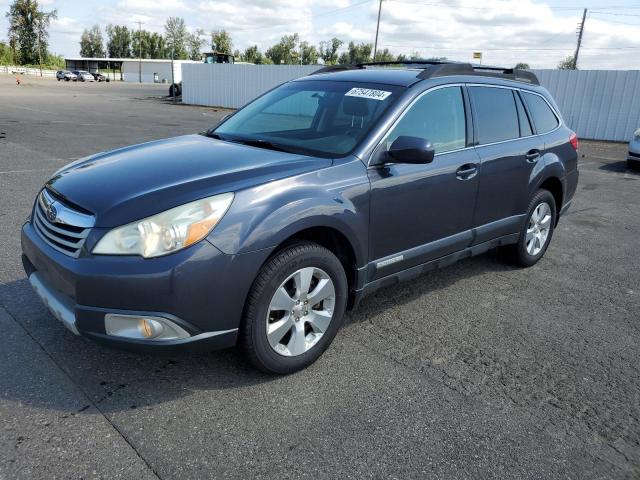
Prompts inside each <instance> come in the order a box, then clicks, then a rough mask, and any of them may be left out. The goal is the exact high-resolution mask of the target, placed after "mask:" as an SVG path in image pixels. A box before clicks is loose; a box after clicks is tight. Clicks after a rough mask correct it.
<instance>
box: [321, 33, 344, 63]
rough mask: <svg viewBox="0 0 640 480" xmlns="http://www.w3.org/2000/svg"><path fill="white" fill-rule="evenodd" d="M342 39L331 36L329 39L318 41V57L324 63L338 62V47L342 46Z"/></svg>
mask: <svg viewBox="0 0 640 480" xmlns="http://www.w3.org/2000/svg"><path fill="white" fill-rule="evenodd" d="M342 44H343V42H342V40H339V39H337V38H336V37H333V38H332V39H331V40H326V41H323V42H320V52H319V55H320V58H322V60H324V63H325V65H335V64H336V63H337V62H338V49H339V48H340V47H341V46H342Z"/></svg>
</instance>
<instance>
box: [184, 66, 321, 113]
mask: <svg viewBox="0 0 640 480" xmlns="http://www.w3.org/2000/svg"><path fill="white" fill-rule="evenodd" d="M319 68H322V66H320V65H242V64H228V63H218V64H215V63H214V64H207V63H197V64H196V63H194V64H189V63H186V64H183V65H182V80H183V82H182V101H183V102H184V103H190V104H193V105H207V106H210V107H227V108H240V107H242V106H243V105H244V104H246V103H247V102H250V101H251V100H253V99H254V98H256V97H257V96H258V95H261V94H263V93H264V92H266V91H267V90H270V89H272V88H273V87H275V86H277V85H280V84H281V83H284V82H287V81H289V80H293V79H294V78H299V77H303V76H305V75H309V74H310V73H312V72H315V71H316V70H318V69H319Z"/></svg>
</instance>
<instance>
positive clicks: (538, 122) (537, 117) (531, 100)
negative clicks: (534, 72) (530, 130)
mask: <svg viewBox="0 0 640 480" xmlns="http://www.w3.org/2000/svg"><path fill="white" fill-rule="evenodd" d="M522 96H523V97H524V100H525V102H527V107H528V108H529V113H530V114H531V119H532V120H533V125H534V126H535V128H536V133H538V134H541V133H547V132H550V131H551V130H553V129H554V128H556V127H557V126H558V125H559V124H560V122H559V121H558V117H556V114H555V113H553V110H551V107H549V104H548V103H547V102H546V101H545V99H544V98H542V97H541V96H540V95H534V94H533V93H526V92H523V95H522Z"/></svg>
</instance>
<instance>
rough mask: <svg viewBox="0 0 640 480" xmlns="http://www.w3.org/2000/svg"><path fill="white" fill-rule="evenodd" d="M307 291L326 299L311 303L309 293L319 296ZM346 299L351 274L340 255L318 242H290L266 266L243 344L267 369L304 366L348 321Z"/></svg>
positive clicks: (249, 306)
mask: <svg viewBox="0 0 640 480" xmlns="http://www.w3.org/2000/svg"><path fill="white" fill-rule="evenodd" d="M310 272H312V274H311V273H310ZM305 279H309V281H308V282H307V281H306V280H305ZM305 284H306V285H309V288H308V289H306V290H307V292H306V293H303V295H300V289H299V288H298V286H299V285H302V286H304V285H305ZM331 286H332V287H333V290H331V288H330V287H331ZM302 290H303V292H304V290H305V288H303V289H302ZM307 293H311V294H314V296H315V297H316V299H320V298H321V297H323V298H324V299H323V300H322V301H321V302H320V303H317V304H315V305H309V304H308V303H305V299H306V302H312V301H313V300H314V299H313V296H312V295H309V296H307ZM331 294H333V297H332V296H331ZM324 295H326V297H324ZM296 302H297V303H296ZM346 304H347V277H346V274H345V271H344V268H343V267H342V264H341V263H340V260H338V258H337V257H336V256H335V255H334V254H333V253H331V252H330V251H329V250H327V249H326V248H324V247H322V246H320V245H318V244H315V243H311V242H300V243H296V244H293V245H290V246H288V247H285V248H284V249H282V250H280V251H279V252H277V253H276V254H274V255H273V256H272V257H271V259H269V260H268V261H267V263H265V265H264V266H263V267H262V268H261V269H260V272H259V273H258V276H257V277H256V279H255V281H254V283H253V286H252V287H251V291H250V292H249V296H248V299H247V303H246V306H245V313H244V318H243V320H242V325H241V329H240V330H241V332H240V344H241V345H242V348H243V350H244V351H245V353H246V355H247V357H248V359H249V360H250V361H251V363H253V364H254V365H255V366H256V367H257V368H259V369H260V370H262V371H264V372H267V373H272V374H288V373H293V372H296V371H298V370H302V369H304V368H306V367H308V366H309V365H311V364H312V363H313V362H315V361H316V360H317V359H318V357H320V355H322V353H323V352H324V351H325V350H326V349H327V347H328V346H329V345H330V344H331V341H332V340H333V338H334V337H335V335H336V333H337V332H338V330H339V329H340V326H341V325H342V321H343V315H344V311H345V307H346ZM280 306H282V307H283V308H279V307H280ZM273 307H275V308H273ZM327 318H329V320H327ZM278 325H280V327H278ZM269 327H271V333H268V328H269ZM279 338H280V340H278V339H279Z"/></svg>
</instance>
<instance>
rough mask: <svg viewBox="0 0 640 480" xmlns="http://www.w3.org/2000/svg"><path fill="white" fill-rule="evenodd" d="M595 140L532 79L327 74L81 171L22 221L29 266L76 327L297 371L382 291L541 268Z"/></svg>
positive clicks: (111, 339)
mask: <svg viewBox="0 0 640 480" xmlns="http://www.w3.org/2000/svg"><path fill="white" fill-rule="evenodd" d="M382 67H383V68H382ZM577 147H578V144H577V138H576V135H575V133H574V132H572V131H571V130H570V129H569V128H567V127H566V126H565V124H564V122H563V120H562V117H561V115H560V113H559V112H558V108H557V106H556V104H555V102H554V100H553V99H552V98H551V96H550V95H549V92H547V91H546V90H545V89H544V88H542V87H540V86H539V84H538V80H537V78H536V77H535V75H533V74H532V73H530V72H526V71H519V70H511V69H502V68H487V67H476V66H472V65H470V64H463V63H436V62H426V61H420V62H419V61H413V62H408V63H407V64H405V65H398V64H394V65H386V64H384V63H377V64H361V65H352V66H339V67H328V68H324V69H322V70H320V71H318V72H316V73H315V74H313V75H310V76H307V77H304V78H300V79H298V80H295V81H291V82H288V83H285V84H283V85H281V86H279V87H277V88H275V89H273V90H271V91H269V92H267V93H266V94H264V95H263V96H261V97H259V98H257V99H256V100H255V101H253V102H251V103H250V104H248V105H247V106H245V107H244V108H242V109H240V110H238V111H237V112H236V113H235V114H234V115H232V116H231V117H229V118H227V119H225V120H224V121H223V122H222V123H221V124H219V125H218V126H216V127H214V128H212V129H211V130H209V131H207V132H204V133H201V134H194V135H186V136H181V137H176V138H170V139H166V140H160V141H154V142H149V143H144V144H141V145H135V146H129V147H125V148H121V149H118V150H114V151H111V152H106V153H98V154H96V155H93V156H90V157H87V158H83V159H81V160H78V161H77V162H74V163H72V164H70V165H68V166H66V167H64V168H62V169H61V170H59V171H58V172H56V173H55V174H54V175H53V176H52V177H51V179H50V180H49V181H47V182H46V184H45V185H44V186H43V188H42V190H41V191H40V193H39V194H38V196H37V199H36V200H35V202H34V207H33V212H32V215H31V218H30V219H29V221H28V222H27V223H25V225H24V226H23V228H22V250H23V262H24V266H25V270H26V272H27V274H28V276H29V280H30V283H31V285H32V286H33V288H34V289H35V291H36V292H37V293H38V295H39V296H40V297H41V298H42V300H43V301H44V303H45V304H46V305H48V307H49V309H50V310H51V312H52V313H53V315H54V316H55V317H57V318H58V319H59V320H61V321H62V322H63V323H64V325H66V326H67V327H68V328H69V329H70V330H71V331H72V332H74V333H75V334H79V335H84V336H86V337H89V338H92V339H94V340H96V341H99V342H102V343H106V344H109V345H113V346H118V347H123V348H128V349H133V350H139V351H173V350H175V349H205V350H206V349H214V348H222V347H230V346H233V345H236V344H239V345H240V346H241V347H242V348H243V349H244V351H245V352H246V353H247V355H248V358H249V359H251V361H253V363H254V364H255V365H256V366H258V367H259V368H261V369H263V370H266V371H269V372H274V373H289V372H293V371H296V370H299V369H302V368H304V367H306V366H308V365H309V364H311V363H312V362H313V361H315V360H316V359H317V358H318V357H319V356H320V355H321V354H322V352H323V351H324V350H325V349H326V348H327V347H328V346H329V344H330V343H331V341H332V340H333V338H334V337H335V335H336V333H337V331H338V329H339V328H340V325H341V323H342V319H343V314H344V312H345V309H347V308H353V307H355V306H356V305H357V304H358V302H359V301H360V299H361V298H362V297H363V296H365V295H366V294H368V293H371V292H373V291H375V290H376V289H379V288H383V287H385V286H388V285H391V284H394V283H396V282H398V281H401V280H407V279H410V278H412V277H414V276H416V275H419V274H421V273H423V272H425V271H428V270H430V269H432V268H434V267H442V266H445V265H448V264H451V263H453V262H455V261H456V260H459V259H462V258H466V257H469V256H472V255H477V254H480V253H483V252H486V251H487V250H489V249H492V248H496V247H499V248H501V249H504V250H506V251H507V252H508V254H509V255H510V256H511V258H512V259H513V261H514V262H516V263H517V264H518V265H521V266H525V267H527V266H531V265H534V264H535V263H536V262H538V260H540V258H541V257H542V256H543V255H544V253H545V251H546V250H547V248H548V246H549V243H550V241H551V238H552V236H553V232H554V228H555V226H556V225H557V223H558V220H559V218H560V217H561V216H562V214H563V213H564V212H565V210H566V209H567V208H568V207H569V204H570V203H571V199H572V197H573V195H574V193H575V191H576V185H577V182H578V170H577V158H578V156H577Z"/></svg>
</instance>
